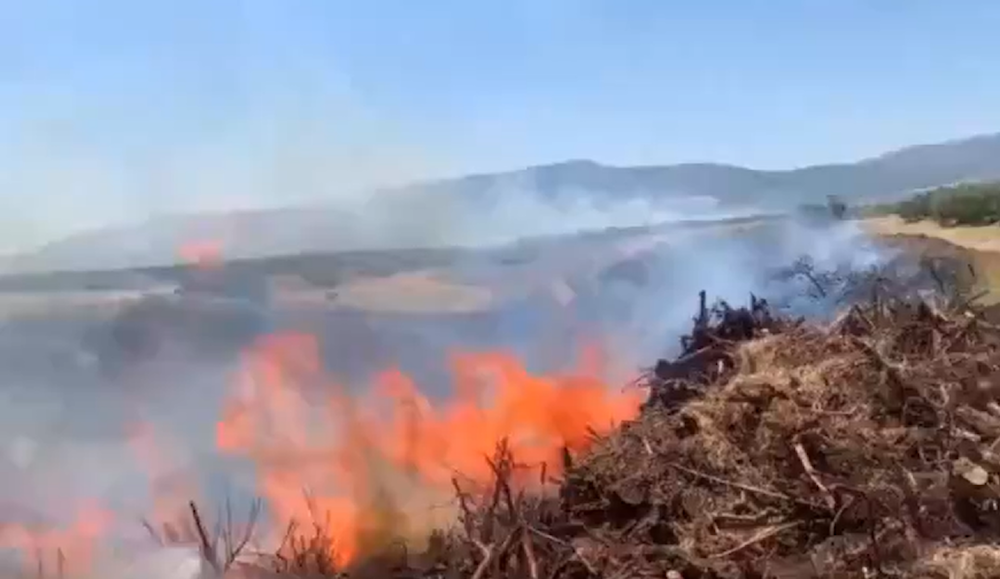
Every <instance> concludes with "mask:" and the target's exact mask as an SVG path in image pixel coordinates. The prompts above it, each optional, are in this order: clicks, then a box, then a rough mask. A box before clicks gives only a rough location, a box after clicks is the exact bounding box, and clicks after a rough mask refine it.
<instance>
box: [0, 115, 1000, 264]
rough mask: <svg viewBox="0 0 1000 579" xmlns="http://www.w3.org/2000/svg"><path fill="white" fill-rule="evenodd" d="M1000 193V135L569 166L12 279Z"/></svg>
mask: <svg viewBox="0 0 1000 579" xmlns="http://www.w3.org/2000/svg"><path fill="white" fill-rule="evenodd" d="M993 179H1000V134H993V135H982V136H977V137H973V138H968V139H962V140H954V141H948V142H945V143H939V144H933V145H920V146H914V147H908V148H905V149H901V150H898V151H894V152H890V153H887V154H884V155H881V156H879V157H875V158H871V159H865V160H862V161H859V162H856V163H845V164H830V165H816V166H811V167H804V168H798V169H790V170H783V171H759V170H754V169H748V168H743V167H735V166H730V165H720V164H712V163H694V164H681V165H667V166H643V167H612V166H607V165H602V164H599V163H596V162H593V161H568V162H564V163H557V164H552V165H543V166H537V167H529V168H526V169H520V170H516V171H509V172H502V173H492V174H482V175H470V176H465V177H460V178H456V179H446V180H440V181H435V182H427V183H419V184H414V185H410V186H406V187H401V188H395V189H386V190H382V191H377V192H375V193H374V194H373V195H372V200H373V201H372V202H371V203H370V204H369V205H368V206H365V207H360V208H355V209H354V210H353V211H347V210H345V209H344V208H339V207H338V208H331V207H307V208H287V209H276V210H260V211H239V212H233V213H229V214H214V215H199V214H196V215H185V216H176V217H170V218H156V219H152V220H150V221H148V222H146V223H142V224H137V225H134V226H130V227H113V228H112V227H109V228H105V229H101V230H96V231H90V232H86V233H81V234H78V235H74V236H71V237H69V238H66V239H63V240H61V241H58V242H55V243H52V244H50V245H48V246H45V247H43V248H41V249H39V250H37V251H35V252H32V253H30V254H26V255H22V256H18V257H16V258H15V259H12V260H9V262H8V263H7V267H6V269H7V270H8V271H44V270H64V269H92V268H122V267H140V266H150V265H159V264H170V263H173V262H175V261H176V256H177V250H178V248H179V247H180V246H181V245H183V244H184V243H187V242H191V241H201V240H206V239H209V240H224V242H225V243H224V245H225V252H226V255H227V256H229V257H235V258H251V257H259V256H267V255H282V254H294V253H299V252H328V251H349V250H358V249H368V248H386V247H428V246H430V247H433V246H442V245H455V244H458V245H476V244H488V243H491V242H496V241H501V240H504V239H510V238H514V237H519V236H529V235H542V234H558V233H567V232H571V231H574V230H583V229H600V228H602V227H623V226H629V225H635V224H641V223H644V222H650V221H669V220H672V219H684V218H711V217H720V216H731V215H734V214H739V213H746V212H750V211H754V210H765V211H774V210H779V211H780V210H788V209H791V208H794V207H797V206H800V205H802V204H807V203H816V202H822V201H825V199H826V196H828V195H839V196H841V197H843V198H844V199H846V200H848V201H849V202H851V201H860V200H864V201H866V202H871V201H888V200H894V199H897V198H899V197H902V196H904V195H906V194H907V193H909V192H912V191H914V190H917V189H923V188H929V187H936V186H941V185H948V184H953V183H956V182H962V181H979V180H993Z"/></svg>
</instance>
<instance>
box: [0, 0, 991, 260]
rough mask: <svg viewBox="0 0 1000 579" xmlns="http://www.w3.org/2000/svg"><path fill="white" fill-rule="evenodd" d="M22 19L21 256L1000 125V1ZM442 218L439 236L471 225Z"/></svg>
mask: <svg viewBox="0 0 1000 579" xmlns="http://www.w3.org/2000/svg"><path fill="white" fill-rule="evenodd" d="M0 18H2V20H3V22H4V23H5V25H6V26H5V27H4V28H5V30H6V32H5V34H4V35H3V37H2V38H0V55H2V56H0V74H2V78H3V80H4V82H3V83H0V104H2V106H0V216H2V217H0V220H2V222H0V232H2V233H0V250H2V251H4V252H8V253H11V252H23V251H28V250H32V249H34V248H36V247H38V246H40V245H44V244H46V243H48V242H51V241H55V240H58V239H61V238H64V237H66V236H68V235H70V234H72V233H75V232H79V231H81V230H88V229H92V228H97V227H103V226H106V225H109V224H121V223H141V222H143V221H144V220H145V219H147V218H148V217H150V216H157V215H163V214H173V213H196V212H203V211H230V210H234V209H248V208H260V207H290V206H299V205H303V204H305V205H309V204H325V205H333V206H337V207H341V206H344V207H357V205H358V203H359V202H363V201H365V200H368V199H370V196H371V195H372V193H371V191H372V190H373V189H375V188H377V187H380V186H385V185H394V184H401V183H408V182H411V181H414V180H424V179H430V178H436V177H443V176H459V175H463V174H467V173H470V172H482V171H495V170H503V169H517V168H520V167H523V166H527V165H535V164H540V163H549V162H557V161H562V160H566V159H578V158H587V159H595V160H597V161H600V162H604V163H611V164H618V165H637V164H639V165H641V164H647V165H648V164H669V163H675V162H682V161H716V162H727V163H734V164H739V165H746V166H751V167H756V168H791V167H795V166H801V165H806V164H813V163H821V162H834V161H852V160H856V159H859V158H863V157H866V156H870V155H874V154H878V153H881V152H883V151H886V150H890V149H894V148H897V147H900V146H903V145H909V144H915V143H924V142H936V141H941V140H945V139H948V138H952V137H959V136H965V135H968V134H974V133H978V132H983V131H985V130H989V129H990V128H995V127H1000V112H998V110H997V108H996V107H995V103H996V102H997V101H998V98H1000V82H998V81H997V80H996V79H998V78H1000V74H997V73H998V72H1000V70H998V68H1000V64H998V63H997V61H996V59H995V58H993V55H995V54H997V53H998V50H1000V40H998V39H997V37H996V35H995V34H994V31H995V30H996V28H997V25H998V24H1000V6H998V5H996V3H994V2H990V1H988V0H981V1H975V0H966V1H958V2H948V3H942V2H935V1H930V0H927V1H919V0H918V1H913V2H905V3H899V2H876V1H860V0H853V1H844V2H797V1H789V0H777V1H772V2H766V3H747V2H741V1H736V0H725V1H723V0H717V1H714V2H699V3H695V4H692V3H678V2H655V1H649V0H637V1H633V2H600V1H593V0H586V1H569V0H548V1H546V2H527V1H523V0H514V1H505V2H475V3H470V2H459V1H453V0H448V1H443V2H435V3H413V2H387V1H379V0H375V1H368V2H354V3H333V2H319V1H305V0H288V1H284V2H270V1H263V0H257V1H254V0H246V1H237V0H219V1H215V2H199V1H195V0H174V1H154V0H150V1H147V2H141V3H138V2H126V1H124V0H95V1H93V2H87V3H73V2H66V1H63V2H60V1H57V0H36V1H33V2H14V1H6V2H3V3H2V5H0ZM958 31H961V32H960V33H959V32H958ZM935 39H941V41H940V42H938V41H935ZM945 39H946V41H945ZM417 206H418V207H422V205H420V204H417ZM512 206H513V207H521V206H523V203H521V202H520V201H515V202H513V204H512ZM409 211H410V210H409V209H408V210H407V211H406V212H407V213H408V212H409ZM435 212H436V213H439V214H441V213H442V212H441V211H439V210H438V211H435ZM397 213H398V211H397ZM529 213H530V211H529ZM636 213H642V212H641V211H639V212H636V211H634V210H633V211H632V212H631V213H628V212H625V213H623V212H621V211H620V212H619V214H618V215H619V218H617V220H616V221H615V223H616V224H620V222H622V221H630V220H633V221H634V220H636V219H639V218H638V217H635V216H634V214H636ZM443 214H445V215H448V219H447V220H440V221H435V222H434V223H433V224H431V225H427V224H425V225H424V226H423V229H425V230H433V231H435V232H436V231H437V230H438V229H440V225H441V223H442V222H444V221H448V220H452V221H453V220H454V219H456V218H458V217H461V218H467V217H468V216H466V215H465V214H458V215H454V214H449V213H448V211H444V212H443ZM626 214H627V215H628V218H627V219H626V218H625V217H622V215H626ZM550 221H551V220H550ZM583 221H586V224H590V225H593V222H594V220H593V219H590V220H589V221H587V220H586V219H584V220H583ZM601 224H603V222H598V223H597V225H601ZM398 226H399V220H398V218H395V217H394V218H393V219H392V220H390V221H389V222H388V223H387V222H386V220H385V219H373V221H372V224H371V227H373V228H382V229H395V228H398ZM528 229H530V231H526V232H527V233H535V232H538V231H537V229H538V228H537V227H535V228H528ZM505 233H509V232H505ZM513 233H519V232H517V231H515V232H513ZM373 235H374V234H373ZM436 235H439V234H437V233H436ZM411 237H413V238H415V239H416V238H421V235H414V236H411ZM443 237H444V240H445V241H450V240H451V238H449V237H448V236H447V235H443ZM408 239H409V238H408ZM96 265H100V264H96Z"/></svg>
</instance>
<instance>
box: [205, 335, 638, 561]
mask: <svg viewBox="0 0 1000 579" xmlns="http://www.w3.org/2000/svg"><path fill="white" fill-rule="evenodd" d="M584 358H585V360H584V362H585V363H584V364H583V366H584V370H586V371H585V372H575V373H572V374H568V375H563V376H537V375H533V374H531V373H530V372H528V371H527V370H526V369H525V368H524V367H523V366H522V365H521V364H520V363H519V361H518V360H517V358H516V357H514V356H512V355H510V354H507V353H502V352H487V353H468V352H455V353H453V354H452V355H451V360H450V362H451V368H452V374H453V376H454V384H455V393H454V396H453V397H452V398H450V399H449V400H447V401H446V402H444V403H442V404H434V403H432V402H431V401H430V400H428V399H427V398H426V397H425V396H423V395H422V394H421V393H420V389H419V388H418V387H417V385H416V384H415V383H414V381H413V380H412V379H411V378H410V377H409V376H407V375H406V374H404V373H403V372H401V371H400V370H398V369H390V370H387V371H385V372H383V373H382V374H380V375H379V376H378V377H377V378H376V380H375V385H374V387H373V388H371V389H370V390H369V391H368V393H367V396H362V397H354V396H351V395H349V394H348V393H347V390H346V389H345V388H344V387H343V386H341V385H339V384H337V383H336V382H335V381H332V380H330V379H329V377H327V376H325V375H324V372H323V369H322V364H321V359H320V354H319V344H318V342H317V340H316V339H315V338H314V337H313V336H310V335H305V334H295V333H288V334H277V335H270V336H266V337H264V338H262V339H261V340H259V341H258V342H257V343H255V344H254V345H253V346H252V347H251V348H249V350H248V351H247V352H246V353H245V360H244V364H243V366H242V369H241V372H240V375H239V377H238V379H237V380H236V382H235V384H234V392H233V396H232V398H231V399H230V400H229V403H228V404H227V406H226V408H225V412H224V415H223V416H222V417H221V419H220V420H219V423H218V425H217V445H218V447H219V448H220V449H221V450H222V451H225V452H229V453H237V454H241V455H243V456H246V457H248V458H250V459H251V460H252V461H253V462H254V464H255V466H256V470H257V473H258V474H257V476H258V487H259V492H260V493H261V494H262V496H263V497H264V499H265V501H266V502H267V504H268V506H269V508H270V511H271V515H272V516H273V517H274V518H275V519H277V520H282V521H288V520H296V521H299V522H301V523H304V524H310V523H311V522H312V521H316V520H317V518H318V519H319V520H329V521H330V523H331V525H332V527H333V528H332V529H331V533H330V537H329V541H330V544H329V545H328V548H329V551H330V553H331V554H332V556H333V557H334V559H335V560H336V562H337V563H339V564H341V565H343V564H346V563H349V562H350V561H352V560H354V559H355V558H356V557H358V556H359V555H362V554H364V553H365V552H367V551H369V550H372V549H376V548H378V547H379V546H380V545H382V544H384V542H385V541H387V540H391V539H394V538H418V537H419V536H420V535H421V534H426V532H427V531H429V530H431V528H432V527H434V526H436V525H438V524H441V523H444V522H446V521H435V520H434V516H433V513H432V512H431V507H432V505H440V504H442V503H444V502H446V501H447V499H448V498H450V493H451V492H452V486H451V485H452V480H453V478H455V477H456V476H460V477H462V479H463V480H471V481H472V482H486V481H487V480H488V479H489V478H490V476H491V471H490V469H489V465H488V463H487V462H486V461H485V457H486V456H489V455H491V454H492V453H493V451H494V449H495V447H496V445H497V443H498V442H499V441H500V440H502V439H506V440H507V441H508V444H509V447H510V449H511V450H512V452H513V453H514V456H516V457H517V459H518V462H519V463H527V464H534V465H538V466H540V465H542V464H543V463H544V464H545V465H546V469H547V471H548V472H551V473H557V472H558V466H559V465H560V464H561V462H560V454H561V451H562V448H563V447H564V446H568V447H570V448H573V449H581V448H583V447H585V446H586V444H587V442H588V440H589V439H590V436H591V432H592V431H597V432H601V431H604V430H607V429H610V428H611V427H612V425H613V424H614V423H616V422H618V421H621V420H624V419H628V418H630V417H632V416H634V415H635V413H636V412H637V410H638V406H639V396H638V393H636V392H614V391H612V390H610V389H609V388H607V386H606V385H605V384H604V383H602V381H601V380H600V379H598V378H597V376H599V375H600V372H599V370H600V366H601V360H600V359H599V358H597V357H595V356H593V355H589V356H585V357H584ZM532 476H533V477H534V478H533V480H537V478H538V473H537V471H536V472H535V473H533V474H532ZM439 514H440V513H439ZM443 516H444V517H447V516H448V515H447V514H444V515H443ZM407 534H409V535H411V537H405V536H403V537H401V535H407Z"/></svg>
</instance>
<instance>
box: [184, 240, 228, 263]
mask: <svg viewBox="0 0 1000 579" xmlns="http://www.w3.org/2000/svg"><path fill="white" fill-rule="evenodd" d="M177 253H178V254H179V256H180V258H181V261H183V262H186V263H191V264H194V265H195V266H196V267H198V268H201V269H215V268H218V267H219V266H220V265H221V264H222V261H223V252H222V242H220V241H212V240H205V241H190V242H187V243H184V244H182V245H181V246H180V248H179V249H178V251H177Z"/></svg>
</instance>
